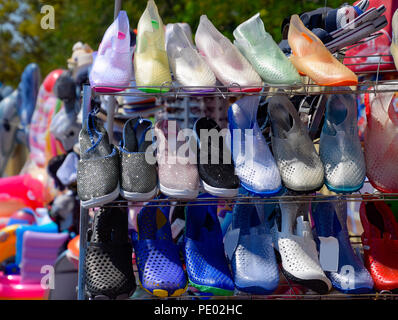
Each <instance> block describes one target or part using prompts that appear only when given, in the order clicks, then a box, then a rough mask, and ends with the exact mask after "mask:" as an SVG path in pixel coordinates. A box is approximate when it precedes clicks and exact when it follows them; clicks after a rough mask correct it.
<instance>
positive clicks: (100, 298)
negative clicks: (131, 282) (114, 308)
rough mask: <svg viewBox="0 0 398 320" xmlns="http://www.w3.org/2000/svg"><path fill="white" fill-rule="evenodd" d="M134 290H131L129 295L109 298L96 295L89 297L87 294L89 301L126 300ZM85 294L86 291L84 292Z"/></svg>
mask: <svg viewBox="0 0 398 320" xmlns="http://www.w3.org/2000/svg"><path fill="white" fill-rule="evenodd" d="M135 290H136V287H134V289H133V290H131V291H130V293H122V294H119V295H117V296H116V297H109V296H107V295H103V294H96V295H91V294H90V293H87V295H88V298H89V300H126V299H128V298H130V297H131V296H132V295H133V294H134V292H135ZM86 292H87V290H86Z"/></svg>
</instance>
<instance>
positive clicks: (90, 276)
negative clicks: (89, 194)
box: [84, 208, 136, 299]
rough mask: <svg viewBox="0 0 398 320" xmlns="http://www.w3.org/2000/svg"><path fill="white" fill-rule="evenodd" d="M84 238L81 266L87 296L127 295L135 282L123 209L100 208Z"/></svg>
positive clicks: (99, 297)
mask: <svg viewBox="0 0 398 320" xmlns="http://www.w3.org/2000/svg"><path fill="white" fill-rule="evenodd" d="M87 241H88V243H87V251H86V255H85V260H84V269H85V273H86V289H87V292H88V295H89V297H90V298H92V299H101V298H104V297H107V298H109V299H121V298H128V297H130V296H131V295H132V294H133V293H134V291H135V288H136V284H135V277H134V272H133V265H132V254H133V253H132V248H131V241H130V239H129V236H128V219H127V211H126V210H124V209H121V208H100V209H99V210H98V211H97V212H96V213H95V215H94V222H93V226H92V228H91V229H89V231H88V239H87Z"/></svg>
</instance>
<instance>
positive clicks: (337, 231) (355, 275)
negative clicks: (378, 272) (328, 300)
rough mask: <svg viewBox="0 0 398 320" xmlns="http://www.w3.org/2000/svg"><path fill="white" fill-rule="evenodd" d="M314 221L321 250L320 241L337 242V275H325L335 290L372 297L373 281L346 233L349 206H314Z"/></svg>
mask: <svg viewBox="0 0 398 320" xmlns="http://www.w3.org/2000/svg"><path fill="white" fill-rule="evenodd" d="M311 216H312V218H313V220H314V223H315V229H314V232H315V234H314V236H315V239H316V242H317V245H318V250H319V248H320V240H319V238H318V237H325V238H328V237H334V238H335V239H337V241H338V246H339V256H338V264H337V265H338V267H337V270H336V271H326V270H325V273H326V275H327V276H328V278H329V279H330V281H332V285H333V287H335V288H336V289H337V290H339V291H341V292H343V293H347V294H353V293H356V294H359V293H369V292H371V291H372V289H373V285H374V284H373V280H372V277H371V276H370V274H369V272H368V271H367V270H366V268H365V266H364V265H363V263H362V261H361V259H360V258H359V257H358V256H357V255H356V254H355V253H354V250H353V249H352V247H351V243H350V238H349V234H348V229H347V203H346V202H343V201H342V202H338V203H336V204H335V203H334V202H320V203H317V204H312V215H311Z"/></svg>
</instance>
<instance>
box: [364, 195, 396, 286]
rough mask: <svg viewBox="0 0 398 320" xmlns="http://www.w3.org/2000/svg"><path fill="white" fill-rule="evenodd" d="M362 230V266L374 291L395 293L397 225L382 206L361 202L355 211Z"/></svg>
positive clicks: (384, 206)
mask: <svg viewBox="0 0 398 320" xmlns="http://www.w3.org/2000/svg"><path fill="white" fill-rule="evenodd" d="M359 214H360V218H361V223H362V226H363V229H364V232H363V234H362V245H363V249H364V262H365V266H366V268H367V269H368V270H369V272H370V274H371V276H372V278H373V281H374V284H375V289H376V290H378V291H382V290H388V291H393V292H397V291H398V254H397V253H398V224H397V222H396V220H395V217H394V214H393V213H392V211H391V209H390V207H389V206H388V205H387V204H386V203H385V202H380V201H372V200H371V199H369V201H363V202H362V203H361V207H360V210H359Z"/></svg>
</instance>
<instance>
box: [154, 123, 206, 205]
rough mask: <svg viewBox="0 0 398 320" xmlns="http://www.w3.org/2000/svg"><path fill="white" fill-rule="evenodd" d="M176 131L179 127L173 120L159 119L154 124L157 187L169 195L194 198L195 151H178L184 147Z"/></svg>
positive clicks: (196, 180) (196, 181) (196, 179)
mask: <svg viewBox="0 0 398 320" xmlns="http://www.w3.org/2000/svg"><path fill="white" fill-rule="evenodd" d="M178 132H180V131H179V128H178V127H177V124H176V122H174V121H167V120H160V121H158V122H157V123H156V124H155V137H156V139H157V142H158V147H157V153H156V159H157V163H158V175H159V188H160V191H161V192H162V193H163V194H164V195H166V196H169V197H174V198H178V199H194V198H196V197H197V196H198V194H199V174H198V168H197V165H196V151H195V153H191V152H190V154H189V155H188V156H186V155H180V154H179V153H178V151H179V150H180V148H181V147H182V148H183V147H184V146H183V144H184V143H183V142H182V141H176V140H177V136H178ZM172 139H173V140H174V141H172ZM169 140H170V141H169ZM173 145H174V147H172V146H173ZM191 155H192V156H191Z"/></svg>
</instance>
